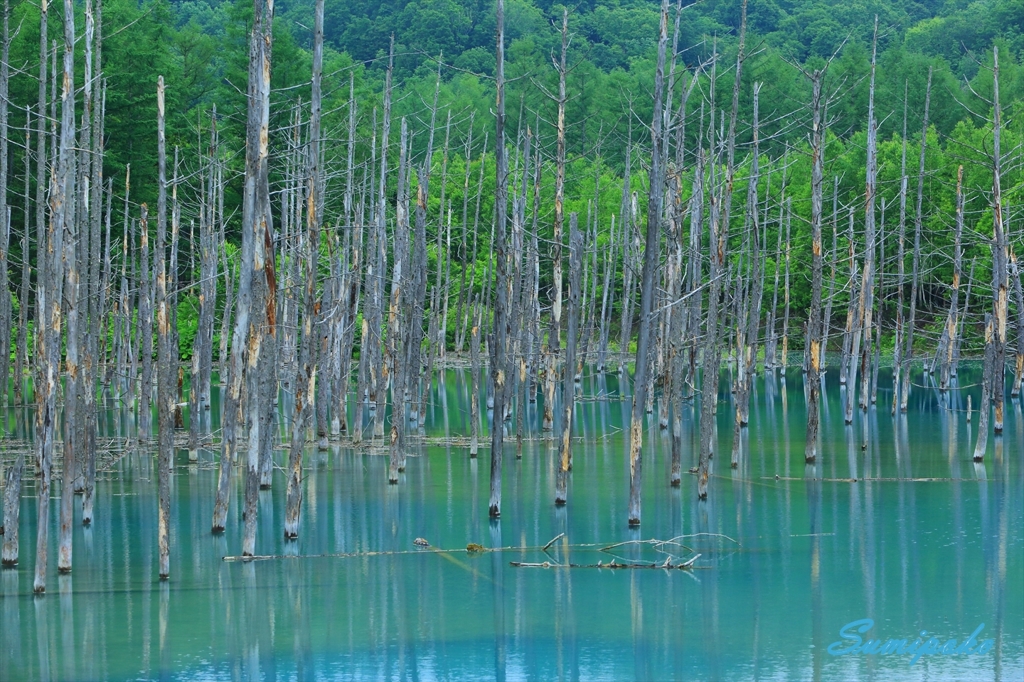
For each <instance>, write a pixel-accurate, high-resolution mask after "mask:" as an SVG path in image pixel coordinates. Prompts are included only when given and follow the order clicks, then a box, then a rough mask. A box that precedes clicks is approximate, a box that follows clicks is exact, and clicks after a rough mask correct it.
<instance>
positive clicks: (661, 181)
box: [623, 0, 668, 526]
mask: <svg viewBox="0 0 1024 682" xmlns="http://www.w3.org/2000/svg"><path fill="white" fill-rule="evenodd" d="M667 48H668V0H662V2H661V24H660V28H659V34H658V62H657V65H656V67H655V71H654V114H653V116H652V123H651V173H650V189H649V194H648V198H647V236H646V240H645V243H644V265H643V270H642V273H641V287H640V329H639V332H638V336H637V344H636V369H635V371H634V384H633V410H632V413H631V415H630V425H629V510H628V513H629V516H628V522H629V525H630V526H637V525H640V493H641V480H642V477H641V474H642V471H643V454H642V451H641V448H642V445H643V415H644V409H645V403H646V398H647V396H646V392H647V373H648V371H650V366H649V365H650V358H649V357H648V356H649V353H650V343H651V325H652V310H653V307H654V297H655V291H654V280H655V277H656V271H657V269H658V251H659V249H658V245H659V241H660V239H661V229H660V228H661V224H660V223H661V206H662V200H663V194H664V191H665V161H666V156H667V154H666V150H665V148H664V146H665V139H664V136H663V135H662V123H663V119H664V111H663V108H664V103H663V98H664V92H665V53H666V51H667ZM623 350H625V349H623Z"/></svg>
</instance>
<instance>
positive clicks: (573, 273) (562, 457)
mask: <svg viewBox="0 0 1024 682" xmlns="http://www.w3.org/2000/svg"><path fill="white" fill-rule="evenodd" d="M582 259H583V235H582V234H581V233H580V231H579V226H578V225H577V217H576V214H575V213H572V214H570V215H569V331H568V334H569V335H568V337H567V338H566V343H565V376H564V377H563V378H562V424H561V426H562V437H561V439H560V443H561V446H560V448H559V457H558V470H557V473H556V477H555V504H556V505H564V504H565V503H566V500H567V499H568V495H567V492H566V483H567V479H568V478H569V468H570V466H571V462H572V454H571V447H572V445H571V438H572V419H573V406H574V403H575V400H576V381H575V377H573V373H572V371H571V370H572V368H574V367H575V366H576V342H577V338H576V337H577V332H578V328H579V317H580V270H582V262H581V261H582Z"/></svg>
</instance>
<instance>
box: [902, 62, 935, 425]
mask: <svg viewBox="0 0 1024 682" xmlns="http://www.w3.org/2000/svg"><path fill="white" fill-rule="evenodd" d="M931 97H932V70H931V68H929V69H928V85H927V86H926V87H925V93H924V122H923V124H922V127H921V155H920V157H919V159H918V166H917V206H916V208H915V211H914V260H913V265H912V266H911V275H910V277H911V284H910V314H909V316H908V317H907V324H906V340H905V342H904V347H903V354H902V360H903V368H902V370H901V371H900V375H901V377H902V381H903V385H902V386H901V387H900V412H903V413H905V412H906V411H907V401H908V400H910V362H911V360H913V357H914V323H915V319H914V318H915V317H916V315H917V291H918V285H919V282H918V279H919V277H918V274H919V270H920V266H921V224H922V222H923V218H924V216H923V213H922V204H923V202H924V160H925V150H926V149H927V146H928V109H929V105H930V104H931Z"/></svg>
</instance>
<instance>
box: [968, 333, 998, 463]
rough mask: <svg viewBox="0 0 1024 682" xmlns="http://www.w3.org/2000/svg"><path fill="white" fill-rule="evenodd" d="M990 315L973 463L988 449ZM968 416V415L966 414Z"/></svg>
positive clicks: (991, 361)
mask: <svg viewBox="0 0 1024 682" xmlns="http://www.w3.org/2000/svg"><path fill="white" fill-rule="evenodd" d="M994 331H995V330H994V329H993V320H992V315H990V314H987V315H985V365H984V370H983V373H982V380H981V402H980V403H979V405H978V440H977V441H976V442H975V444H974V461H975V462H980V461H982V460H983V459H984V458H985V449H986V448H987V447H988V418H989V417H988V416H989V413H990V412H991V411H992V386H993V380H992V375H993V373H994V371H995V367H994V366H993V365H994V364H995V362H994V361H995V348H994V346H995V344H994V339H993V336H994ZM968 414H970V413H968Z"/></svg>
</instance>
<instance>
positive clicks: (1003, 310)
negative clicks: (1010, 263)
mask: <svg viewBox="0 0 1024 682" xmlns="http://www.w3.org/2000/svg"><path fill="white" fill-rule="evenodd" d="M992 64H993V70H992V100H993V108H992V110H993V119H992V162H993V164H992V166H993V171H992V298H993V305H992V307H993V313H994V319H993V326H994V332H995V339H994V341H993V348H992V389H991V391H992V400H993V401H994V407H995V419H994V420H993V424H992V426H993V430H994V431H995V432H996V434H997V435H998V434H1001V433H1002V432H1003V401H1004V398H1003V396H1004V394H1005V381H1006V327H1007V313H1008V310H1007V294H1008V293H1009V292H1008V287H1007V281H1006V280H1007V276H1006V273H1007V260H1008V259H1009V253H1010V245H1009V239H1007V235H1006V229H1005V227H1004V225H1003V194H1002V177H1001V175H1002V158H1001V153H1002V152H1001V149H1000V138H1001V136H1002V127H1003V123H1002V113H1001V111H1000V108H999V47H998V46H996V47H993V48H992Z"/></svg>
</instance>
